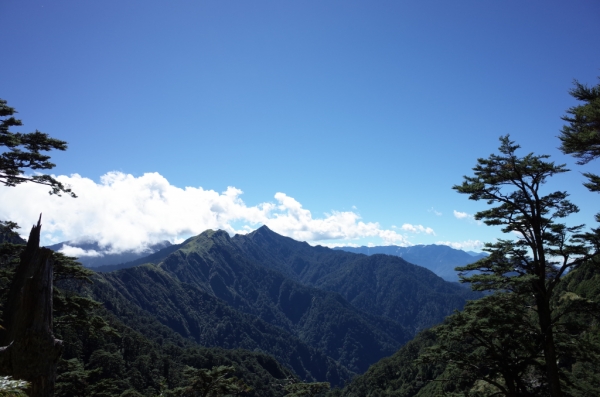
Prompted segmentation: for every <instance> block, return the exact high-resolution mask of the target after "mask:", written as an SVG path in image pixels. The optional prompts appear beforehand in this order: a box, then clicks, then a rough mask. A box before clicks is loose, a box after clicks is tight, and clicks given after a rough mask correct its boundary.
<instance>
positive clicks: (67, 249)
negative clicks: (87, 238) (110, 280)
mask: <svg viewBox="0 0 600 397" xmlns="http://www.w3.org/2000/svg"><path fill="white" fill-rule="evenodd" d="M59 252H62V253H63V254H65V255H68V256H74V257H76V258H83V257H99V256H104V253H102V252H98V251H95V250H84V249H83V248H79V247H71V246H70V245H67V244H65V245H63V246H62V248H61V249H60V250H59Z"/></svg>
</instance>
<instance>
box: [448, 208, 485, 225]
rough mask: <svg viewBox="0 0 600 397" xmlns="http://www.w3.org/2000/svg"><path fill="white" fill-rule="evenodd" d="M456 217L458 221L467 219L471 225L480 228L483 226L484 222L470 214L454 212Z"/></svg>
mask: <svg viewBox="0 0 600 397" xmlns="http://www.w3.org/2000/svg"><path fill="white" fill-rule="evenodd" d="M454 216H455V217H456V218H457V219H466V220H468V221H469V222H471V223H475V224H477V225H478V226H480V225H482V224H483V222H481V221H478V220H476V219H475V217H474V216H473V215H471V214H468V213H466V212H460V211H457V210H454Z"/></svg>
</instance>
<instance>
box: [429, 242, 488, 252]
mask: <svg viewBox="0 0 600 397" xmlns="http://www.w3.org/2000/svg"><path fill="white" fill-rule="evenodd" d="M436 244H439V245H447V246H449V247H452V248H455V249H458V250H463V251H480V250H481V249H482V248H483V243H482V242H481V241H479V240H466V241H438V242H437V243H436Z"/></svg>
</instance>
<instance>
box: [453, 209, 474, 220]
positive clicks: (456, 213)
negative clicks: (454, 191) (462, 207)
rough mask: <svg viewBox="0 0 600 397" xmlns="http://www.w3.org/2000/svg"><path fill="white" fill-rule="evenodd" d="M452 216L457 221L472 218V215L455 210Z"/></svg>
mask: <svg viewBox="0 0 600 397" xmlns="http://www.w3.org/2000/svg"><path fill="white" fill-rule="evenodd" d="M454 216H455V217H456V218H457V219H465V218H473V215H470V214H467V213H466V212H460V211H457V210H454Z"/></svg>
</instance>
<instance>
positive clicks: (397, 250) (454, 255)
mask: <svg viewBox="0 0 600 397" xmlns="http://www.w3.org/2000/svg"><path fill="white" fill-rule="evenodd" d="M334 249H336V250H342V251H347V252H353V253H356V254H364V255H375V254H386V255H394V256H399V257H401V258H403V259H404V260H406V261H407V262H410V263H414V264H417V265H419V266H423V267H425V268H427V269H429V270H431V271H432V272H434V273H435V274H437V275H438V276H440V277H441V278H443V279H444V280H446V281H453V282H456V281H458V272H456V271H455V270H454V268H456V267H458V266H465V265H468V264H471V263H473V262H477V261H478V260H480V259H483V258H485V257H486V256H487V253H484V252H483V253H482V252H479V253H478V252H473V251H468V252H466V251H462V250H457V249H454V248H451V247H449V246H447V245H436V244H431V245H413V246H410V247H398V246H395V245H386V246H376V247H364V246H363V247H336V248H334Z"/></svg>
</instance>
